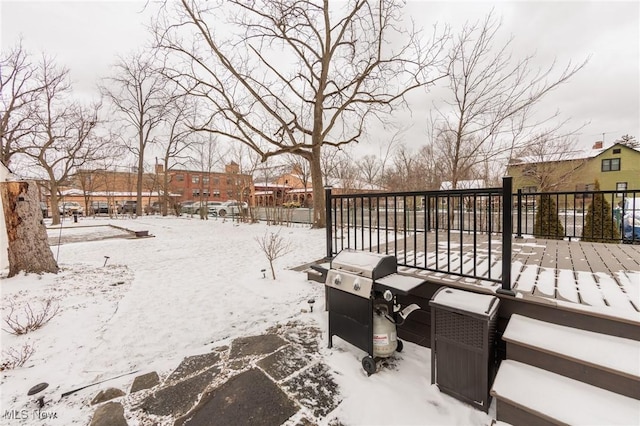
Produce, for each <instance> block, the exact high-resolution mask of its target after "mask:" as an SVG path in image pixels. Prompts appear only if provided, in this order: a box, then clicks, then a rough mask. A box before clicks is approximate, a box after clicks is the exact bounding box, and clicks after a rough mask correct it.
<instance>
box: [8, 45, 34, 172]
mask: <svg viewBox="0 0 640 426" xmlns="http://www.w3.org/2000/svg"><path fill="white" fill-rule="evenodd" d="M42 83H43V82H42V81H41V79H39V78H38V76H37V66H36V65H35V64H34V63H32V62H31V58H30V56H29V55H28V53H27V52H26V51H25V50H24V48H23V47H22V42H19V43H18V44H17V45H16V46H14V47H13V48H12V49H11V50H9V51H8V52H7V53H6V55H3V56H2V58H1V59H0V92H1V93H2V115H1V116H0V161H1V162H2V163H3V164H4V165H5V166H7V167H9V163H10V162H11V158H12V157H13V156H14V155H16V154H18V153H20V152H21V149H22V148H23V145H24V143H25V141H26V140H28V139H29V138H30V137H31V136H32V134H33V132H34V131H35V129H34V127H35V122H34V120H33V119H32V118H33V113H34V108H35V105H34V104H35V102H36V100H37V99H38V97H39V96H40V95H41V94H42V92H43V90H44V86H43V85H42Z"/></svg>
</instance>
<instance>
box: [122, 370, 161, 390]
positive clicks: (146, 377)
mask: <svg viewBox="0 0 640 426" xmlns="http://www.w3.org/2000/svg"><path fill="white" fill-rule="evenodd" d="M158 383H160V377H158V373H156V372H155V371H152V372H151V373H147V374H143V375H142V376H138V377H136V378H135V379H134V380H133V384H132V385H131V390H130V391H129V392H130V393H134V392H138V391H141V390H144V389H151V388H152V387H154V386H155V385H157V384H158Z"/></svg>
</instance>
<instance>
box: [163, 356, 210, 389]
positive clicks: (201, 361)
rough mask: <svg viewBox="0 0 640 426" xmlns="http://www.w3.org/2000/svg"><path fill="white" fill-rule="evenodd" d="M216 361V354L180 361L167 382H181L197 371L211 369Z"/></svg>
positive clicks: (191, 357)
mask: <svg viewBox="0 0 640 426" xmlns="http://www.w3.org/2000/svg"><path fill="white" fill-rule="evenodd" d="M218 361H220V354H219V353H218V352H211V353H208V354H203V355H194V356H190V357H187V358H185V359H184V360H182V362H181V363H180V365H179V366H178V368H176V369H175V371H174V372H173V373H171V375H170V376H169V377H168V378H167V382H174V381H178V380H182V379H184V378H185V377H188V376H191V375H192V374H194V373H197V372H198V371H201V370H204V369H206V368H209V367H213V366H214V365H215V364H216V363H217V362H218Z"/></svg>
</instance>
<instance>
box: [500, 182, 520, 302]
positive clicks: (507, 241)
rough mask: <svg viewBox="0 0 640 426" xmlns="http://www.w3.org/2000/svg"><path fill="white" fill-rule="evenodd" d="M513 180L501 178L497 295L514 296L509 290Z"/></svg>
mask: <svg viewBox="0 0 640 426" xmlns="http://www.w3.org/2000/svg"><path fill="white" fill-rule="evenodd" d="M512 191H513V178H512V177H503V178H502V288H499V289H498V293H501V294H508V295H510V296H515V295H516V294H515V292H514V291H513V290H511V254H512V250H511V235H512V233H513V216H512V215H513V192H512Z"/></svg>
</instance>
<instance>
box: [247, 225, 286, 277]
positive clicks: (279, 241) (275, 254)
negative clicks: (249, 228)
mask: <svg viewBox="0 0 640 426" xmlns="http://www.w3.org/2000/svg"><path fill="white" fill-rule="evenodd" d="M255 240H256V242H257V243H258V245H259V246H260V249H262V251H263V253H264V254H265V256H266V257H267V260H268V261H269V266H270V267H271V277H272V278H273V279H274V280H275V279H276V270H275V268H274V267H273V262H274V261H275V260H276V259H278V258H280V257H282V256H284V255H286V254H287V253H290V252H291V250H292V249H291V242H290V241H287V240H285V239H284V238H282V236H281V235H280V234H279V233H274V232H269V233H265V234H264V235H263V236H262V237H260V238H259V237H255Z"/></svg>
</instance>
